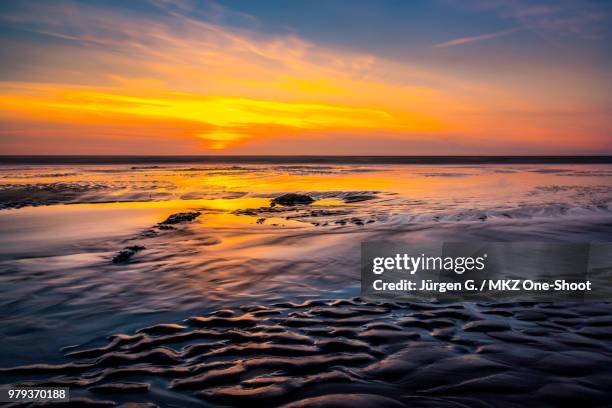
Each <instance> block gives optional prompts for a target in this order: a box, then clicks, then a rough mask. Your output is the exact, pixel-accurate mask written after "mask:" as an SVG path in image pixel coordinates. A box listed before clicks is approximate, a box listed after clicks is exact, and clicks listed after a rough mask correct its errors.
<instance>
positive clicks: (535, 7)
mask: <svg viewBox="0 0 612 408" xmlns="http://www.w3.org/2000/svg"><path fill="white" fill-rule="evenodd" d="M611 19H612V2H610V1H596V0H582V1H564V0H559V1H554V2H553V1H539V0H538V1H524V0H465V1H462V0H430V1H421V0H411V1H403V0H371V1H365V0H328V1H319V2H315V1H301V0H292V1H290V2H287V1H280V0H278V1H263V0H262V1H252V0H227V1H223V0H220V1H214V2H213V1H196V0H178V1H170V0H147V1H136V0H135V1H129V2H126V1H115V2H114V1H108V0H106V1H96V0H89V1H54V0H49V1H44V2H42V1H29V0H23V1H19V2H13V1H4V0H0V60H1V61H2V63H1V64H0V154H21V155H33V154H111V155H116V154H129V155H138V154H152V155H157V154H163V155H165V154H187V155H198V154H223V155H226V154H240V155H244V154H253V155H273V154H279V155H295V154H300V155H455V154H456V155H541V154H550V155H557V154H559V155H565V154H570V155H571V154H575V155H582V154H612V69H611V68H612V47H610V43H611V42H612V21H611Z"/></svg>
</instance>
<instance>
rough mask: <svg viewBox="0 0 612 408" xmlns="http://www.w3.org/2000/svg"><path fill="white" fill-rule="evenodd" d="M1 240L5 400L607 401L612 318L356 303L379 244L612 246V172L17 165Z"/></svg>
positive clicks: (300, 403) (594, 312)
mask: <svg viewBox="0 0 612 408" xmlns="http://www.w3.org/2000/svg"><path fill="white" fill-rule="evenodd" d="M287 194H293V195H294V196H289V197H287ZM299 197H302V198H299ZM303 197H309V199H304V198H303ZM0 225H1V226H2V228H1V229H0V310H1V311H2V318H1V323H2V324H1V325H0V339H1V344H2V347H0V379H1V380H0V383H1V384H22V385H24V384H28V385H34V384H36V385H45V386H68V387H70V389H71V398H73V399H74V402H73V403H74V404H75V406H115V405H118V406H120V405H122V404H128V403H140V404H153V405H157V406H160V407H165V406H185V407H188V406H194V407H195V406H206V407H216V406H249V407H252V406H263V407H270V406H288V407H314V406H317V407H319V406H334V407H335V406H340V407H344V406H346V407H348V406H350V407H359V406H364V407H372V406H382V407H386V406H388V407H399V406H414V407H525V406H528V407H560V406H575V405H576V404H579V403H580V404H582V405H584V406H589V407H591V406H593V407H598V406H601V407H604V406H608V404H609V398H610V390H611V389H612V318H610V316H611V315H612V304H610V303H609V302H606V303H604V302H599V303H567V304H556V303H534V302H516V303H501V302H498V303H486V304H484V303H483V304H476V303H451V304H436V303H416V302H373V301H370V300H367V299H362V298H360V297H359V293H360V264H359V263H360V243H361V242H362V241H365V240H401V241H405V242H408V243H409V242H414V243H423V242H438V241H444V240H455V241H461V240H481V241H528V240H531V241H553V242H602V241H610V238H611V237H612V165H609V164H478V165H464V164H457V165H441V164H437V165H420V164H419V165H416V164H413V165H400V164H273V165H270V164H267V165H263V164H248V163H239V164H214V163H207V164H202V163H175V164H172V163H158V164H150V163H148V164H146V165H143V164H138V163H130V164H125V163H122V164H106V165H103V164H78V163H77V164H65V165H54V164H43V165H28V164H6V165H2V166H0ZM611 272H612V271H611ZM142 406H151V405H142Z"/></svg>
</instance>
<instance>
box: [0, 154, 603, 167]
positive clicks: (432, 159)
mask: <svg viewBox="0 0 612 408" xmlns="http://www.w3.org/2000/svg"><path fill="white" fill-rule="evenodd" d="M133 163H148V164H151V163H153V164H171V163H218V164H228V163H229V164H231V163H243V164H612V156H88V155H83V156H77V155H56V156H42V155H41V156H17V155H15V156H0V165H2V164H133Z"/></svg>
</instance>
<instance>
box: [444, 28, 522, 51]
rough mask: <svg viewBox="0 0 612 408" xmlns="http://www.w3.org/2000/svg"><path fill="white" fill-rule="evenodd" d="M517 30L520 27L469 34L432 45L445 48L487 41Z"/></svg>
mask: <svg viewBox="0 0 612 408" xmlns="http://www.w3.org/2000/svg"><path fill="white" fill-rule="evenodd" d="M519 30H520V28H519V27H516V28H511V29H509V30H503V31H496V32H494V33H487V34H480V35H473V36H469V37H461V38H455V39H454V40H449V41H445V42H443V43H440V44H436V45H434V47H435V48H447V47H455V46H457V45H464V44H469V43H473V42H479V41H487V40H492V39H494V38H499V37H503V36H505V35H508V34H512V33H515V32H517V31H519Z"/></svg>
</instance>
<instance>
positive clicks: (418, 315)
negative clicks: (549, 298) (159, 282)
mask: <svg viewBox="0 0 612 408" xmlns="http://www.w3.org/2000/svg"><path fill="white" fill-rule="evenodd" d="M611 311H612V305H611V304H608V303H600V304H566V305H560V304H541V303H540V304H537V303H528V302H522V303H499V304H487V305H484V304H481V305H467V304H446V305H442V304H417V303H388V302H385V303H380V302H377V303H371V302H366V301H364V300H362V299H361V298H349V299H337V300H310V301H305V302H303V303H292V302H284V303H278V304H270V305H259V304H257V305H244V306H242V307H240V308H237V309H222V310H218V311H215V312H212V313H209V314H207V315H202V316H193V317H191V318H188V319H186V320H185V321H183V322H181V323H167V324H157V325H153V326H148V327H144V328H142V329H140V330H138V331H137V332H136V333H135V334H116V335H113V336H110V337H109V342H108V343H107V344H105V345H102V346H99V347H94V348H83V347H71V348H69V349H67V350H66V353H65V355H66V357H67V358H69V359H71V360H72V361H70V362H66V363H64V364H57V365H50V364H34V365H27V366H19V367H12V368H4V369H0V372H1V373H2V375H4V376H9V377H10V378H12V379H13V382H14V383H16V384H21V385H38V386H68V387H71V390H72V391H71V392H72V395H73V397H74V398H77V399H76V402H73V405H74V404H77V405H78V406H114V405H119V404H125V403H128V402H129V403H140V404H145V403H146V404H150V403H155V404H159V405H160V406H166V405H169V404H178V405H180V406H197V405H199V404H205V406H209V405H212V406H245V407H246V406H248V407H253V406H262V407H270V406H284V407H293V408H295V407H372V406H376V407H400V406H411V407H500V406H508V407H561V406H574V404H578V403H580V404H582V405H584V406H589V407H600V406H601V407H604V406H607V404H608V397H609V390H610V389H611V387H612V380H611V378H612V352H611V351H610V350H612V347H611V346H612V319H610V318H609V315H610V312H611ZM77 405H75V406H77ZM124 406H128V405H124ZM136 406H138V405H136ZM143 406H151V405H143Z"/></svg>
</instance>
